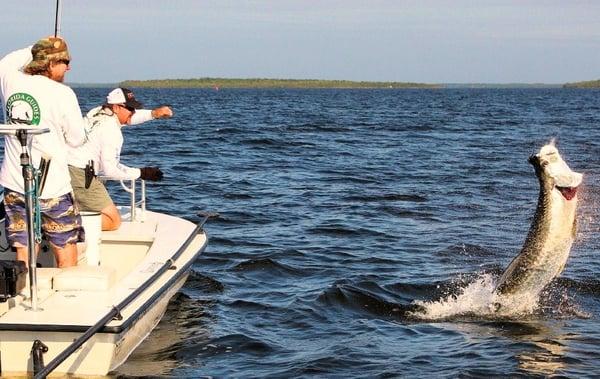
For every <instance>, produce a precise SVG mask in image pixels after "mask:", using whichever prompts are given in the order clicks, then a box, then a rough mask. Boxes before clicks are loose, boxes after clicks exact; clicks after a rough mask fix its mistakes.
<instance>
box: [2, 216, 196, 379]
mask: <svg viewBox="0 0 600 379" xmlns="http://www.w3.org/2000/svg"><path fill="white" fill-rule="evenodd" d="M169 217H170V216H169ZM171 218H172V217H171ZM182 221H183V220H182ZM186 223H189V222H187V221H186ZM190 224H191V223H190ZM184 225H185V226H186V228H187V227H188V226H189V225H186V224H176V225H173V226H172V227H170V228H167V229H163V230H162V232H161V229H160V223H159V224H158V227H157V233H160V234H162V235H164V236H165V237H164V238H163V239H167V240H169V239H170V238H174V233H173V232H172V228H175V229H181V228H182V227H183V226H184ZM191 225H192V228H190V229H188V231H184V232H182V235H183V234H185V233H188V234H187V235H188V236H190V231H191V230H192V229H193V224H191ZM107 236H108V234H107ZM119 238H120V237H119ZM119 238H117V237H115V238H114V240H113V241H112V242H111V241H110V238H109V237H107V238H106V240H107V241H106V245H107V246H108V245H111V244H112V245H114V246H111V247H110V248H107V249H105V251H103V253H107V254H112V253H111V252H112V251H113V250H115V251H118V250H119V249H118V243H122V244H124V245H126V244H127V242H119ZM190 238H192V239H191V242H190V243H189V244H188V245H187V247H185V249H183V248H182V249H181V250H182V252H181V254H180V255H178V257H177V258H176V259H173V260H171V258H170V257H171V256H173V252H171V254H166V255H163V256H160V257H153V256H152V254H153V253H152V248H153V247H151V248H150V250H149V252H148V253H147V254H146V256H145V257H144V258H143V259H142V260H141V261H140V263H139V264H138V265H137V266H136V269H135V270H133V272H132V274H122V277H121V278H119V285H117V286H114V287H111V289H110V290H107V291H104V292H87V291H73V292H69V291H67V292H60V291H58V292H57V291H52V290H48V291H46V292H42V293H41V296H40V307H41V309H40V311H38V312H34V311H31V310H29V309H27V308H28V306H27V305H28V301H27V300H24V301H21V303H20V304H16V305H13V307H12V310H9V311H8V312H6V313H5V314H4V315H2V316H1V317H0V364H1V366H0V370H1V374H2V376H7V375H8V376H13V375H26V374H28V373H29V374H30V373H31V372H33V370H34V364H33V358H32V346H33V343H34V341H35V340H40V341H41V342H43V343H44V344H45V345H46V346H47V347H48V351H47V352H45V353H44V354H43V360H44V363H45V364H48V363H49V362H50V361H51V360H53V359H54V358H55V357H57V356H58V355H59V354H61V352H63V351H64V350H65V349H67V348H68V347H69V346H70V345H71V344H72V343H73V341H74V340H76V339H78V338H80V337H81V336H82V334H84V332H86V331H87V330H88V329H89V328H90V327H92V326H93V325H94V323H87V324H86V323H81V322H79V323H78V322H77V321H80V320H78V318H77V315H76V313H77V312H78V309H81V313H82V314H83V313H85V312H86V311H87V310H86V309H84V308H85V307H86V306H88V307H90V308H92V307H96V308H98V309H99V310H100V311H101V312H102V314H104V315H105V314H107V311H110V310H111V308H113V307H115V306H116V305H117V304H119V302H120V301H121V300H122V299H123V297H124V296H126V295H127V294H128V293H127V291H131V290H134V289H135V288H133V285H132V283H141V282H142V281H144V279H148V278H150V277H153V276H152V275H154V274H158V271H160V270H159V269H158V267H159V266H161V265H164V264H165V263H166V264H169V265H171V267H170V268H171V269H169V270H166V271H164V272H163V273H162V274H161V275H159V276H158V277H157V279H156V280H153V281H152V282H150V283H148V286H147V287H146V289H145V290H144V291H143V292H142V293H141V295H140V296H138V297H136V298H135V299H134V300H133V301H132V302H131V303H129V305H127V306H125V307H123V309H120V315H121V316H122V318H121V319H115V320H113V321H111V322H109V323H107V324H106V325H105V326H103V327H102V328H100V329H99V331H98V332H97V333H95V334H94V335H93V336H92V337H91V338H90V339H89V340H87V341H86V342H85V343H84V344H83V345H82V346H81V347H80V348H79V349H77V350H76V351H75V352H74V353H73V354H72V355H70V356H69V357H68V358H67V359H66V360H65V361H64V362H62V363H61V364H60V365H59V366H58V367H57V368H56V369H54V370H53V372H52V374H51V375H65V374H73V375H106V374H108V373H109V372H111V371H112V370H114V369H116V368H117V367H118V366H120V365H121V364H122V363H123V362H125V360H126V359H127V358H128V357H129V355H130V354H131V353H132V352H133V351H134V350H135V348H136V347H138V346H139V345H140V344H141V343H142V342H143V341H144V339H145V338H146V337H147V336H148V335H149V334H150V333H151V331H152V330H153V329H154V328H155V327H156V325H157V324H158V323H159V321H160V320H161V318H162V316H163V315H164V313H165V311H166V308H167V306H168V303H169V301H170V300H171V298H172V297H173V296H174V295H175V294H176V293H177V292H178V291H179V289H180V288H181V287H182V286H183V285H184V284H185V281H186V280H187V278H188V276H189V273H190V270H191V266H192V264H193V263H194V261H195V259H196V258H197V256H198V255H199V254H200V253H201V252H202V251H203V250H204V249H205V247H206V245H207V243H208V240H207V237H206V235H205V234H204V233H200V234H197V235H195V237H194V236H192V237H190ZM139 239H141V238H138V240H136V241H134V242H135V246H138V247H139V245H140V243H141V242H140V241H139ZM183 240H185V238H183V239H179V241H180V243H181V241H183ZM167 242H168V241H154V242H153V244H152V246H155V245H156V246H158V247H160V246H162V247H161V248H164V246H166V245H167ZM123 251H126V250H121V253H123ZM129 252H130V253H131V254H133V255H135V254H136V252H135V249H134V250H131V251H129ZM105 258H106V262H111V260H110V257H109V256H106V257H105ZM165 258H167V259H165ZM161 262H162V263H161ZM116 275H121V273H119V274H116ZM138 277H139V278H138ZM134 279H135V280H134ZM128 287H130V288H128ZM94 297H96V298H94ZM69 301H71V306H72V307H71V308H69V307H68V306H69ZM57 304H66V307H65V312H64V313H65V314H64V315H59V316H57V314H56V311H53V312H52V313H48V312H47V310H49V309H50V307H51V306H52V305H55V306H56V305H57ZM19 308H21V309H19ZM11 311H12V312H13V313H14V312H20V315H21V317H19V316H18V315H19V314H18V315H17V316H15V315H14V314H12V315H11ZM100 311H98V312H100ZM98 312H97V313H98ZM57 317H58V318H59V320H60V321H61V322H52V320H53V319H55V318H57ZM23 318H27V319H28V320H27V321H28V322H24V321H23ZM99 319H100V317H96V319H95V320H96V321H97V320H99ZM69 321H71V323H69Z"/></svg>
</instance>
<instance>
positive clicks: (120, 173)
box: [98, 130, 141, 179]
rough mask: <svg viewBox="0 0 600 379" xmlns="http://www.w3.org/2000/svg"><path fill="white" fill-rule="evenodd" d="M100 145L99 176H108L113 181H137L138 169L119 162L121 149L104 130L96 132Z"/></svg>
mask: <svg viewBox="0 0 600 379" xmlns="http://www.w3.org/2000/svg"><path fill="white" fill-rule="evenodd" d="M98 132H99V135H98V136H99V139H98V143H99V144H100V145H99V147H100V170H101V172H100V175H104V176H109V177H111V178H114V179H137V178H139V176H140V173H141V172H140V169H139V168H133V167H128V166H126V165H124V164H122V163H121V162H120V160H121V147H120V146H119V145H118V144H117V143H115V141H117V140H118V138H115V136H114V135H113V133H110V132H108V133H107V132H106V131H105V130H98Z"/></svg>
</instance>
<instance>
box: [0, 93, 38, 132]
mask: <svg viewBox="0 0 600 379" xmlns="http://www.w3.org/2000/svg"><path fill="white" fill-rule="evenodd" d="M6 118H7V120H8V123H9V124H25V125H39V124H40V118H41V117H40V106H39V105H38V102H37V101H36V100H35V98H34V97H33V96H31V95H28V94H26V93H22V92H18V93H15V94H12V95H11V96H10V97H9V98H8V100H7V101H6Z"/></svg>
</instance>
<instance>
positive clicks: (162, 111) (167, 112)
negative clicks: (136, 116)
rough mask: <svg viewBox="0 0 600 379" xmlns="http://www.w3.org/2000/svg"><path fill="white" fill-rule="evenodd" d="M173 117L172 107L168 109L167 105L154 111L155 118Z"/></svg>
mask: <svg viewBox="0 0 600 379" xmlns="http://www.w3.org/2000/svg"><path fill="white" fill-rule="evenodd" d="M172 116H173V110H172V109H171V108H170V107H167V106H166V105H163V106H162V107H158V108H154V109H153V110H152V117H153V118H169V117H172Z"/></svg>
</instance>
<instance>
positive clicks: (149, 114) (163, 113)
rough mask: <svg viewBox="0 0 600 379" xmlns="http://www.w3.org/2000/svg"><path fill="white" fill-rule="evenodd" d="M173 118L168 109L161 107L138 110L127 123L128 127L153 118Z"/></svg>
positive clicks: (170, 110)
mask: <svg viewBox="0 0 600 379" xmlns="http://www.w3.org/2000/svg"><path fill="white" fill-rule="evenodd" d="M172 116H173V110H172V109H171V108H170V107H167V106H166V105H165V106H162V107H158V108H154V109H152V110H150V109H138V110H136V111H135V113H134V114H133V116H131V119H130V121H129V125H137V124H141V123H144V122H146V121H150V120H154V119H155V118H169V117H172Z"/></svg>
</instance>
